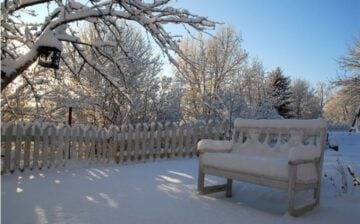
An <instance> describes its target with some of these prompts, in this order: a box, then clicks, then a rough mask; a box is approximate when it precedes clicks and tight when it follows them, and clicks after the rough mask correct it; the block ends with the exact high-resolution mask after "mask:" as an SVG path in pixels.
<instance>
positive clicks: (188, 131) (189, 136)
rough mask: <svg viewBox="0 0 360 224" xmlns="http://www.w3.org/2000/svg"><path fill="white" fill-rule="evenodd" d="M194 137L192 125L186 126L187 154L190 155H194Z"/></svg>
mask: <svg viewBox="0 0 360 224" xmlns="http://www.w3.org/2000/svg"><path fill="white" fill-rule="evenodd" d="M192 137H193V133H192V128H191V127H190V126H186V129H185V138H186V140H185V154H186V155H187V156H188V157H192V156H193V154H192V144H191V140H192Z"/></svg>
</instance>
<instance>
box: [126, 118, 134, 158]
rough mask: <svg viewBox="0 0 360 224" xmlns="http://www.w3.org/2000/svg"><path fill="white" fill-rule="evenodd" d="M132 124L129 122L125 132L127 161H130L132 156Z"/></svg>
mask: <svg viewBox="0 0 360 224" xmlns="http://www.w3.org/2000/svg"><path fill="white" fill-rule="evenodd" d="M133 139H134V126H132V125H131V124H129V125H128V132H127V138H126V141H127V148H126V154H127V157H128V161H131V160H132V159H133V157H134V141H133Z"/></svg>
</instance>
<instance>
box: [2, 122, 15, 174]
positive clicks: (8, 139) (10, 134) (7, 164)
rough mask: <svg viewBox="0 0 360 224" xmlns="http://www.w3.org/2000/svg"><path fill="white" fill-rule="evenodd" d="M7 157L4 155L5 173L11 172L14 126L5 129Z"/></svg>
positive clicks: (10, 125)
mask: <svg viewBox="0 0 360 224" xmlns="http://www.w3.org/2000/svg"><path fill="white" fill-rule="evenodd" d="M5 130H6V132H5V136H6V137H5V141H6V142H5V155H4V173H5V172H7V171H10V163H11V150H12V149H11V148H12V140H13V124H9V126H8V127H7V128H6V129H5Z"/></svg>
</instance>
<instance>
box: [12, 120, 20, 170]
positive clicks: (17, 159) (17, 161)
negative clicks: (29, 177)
mask: <svg viewBox="0 0 360 224" xmlns="http://www.w3.org/2000/svg"><path fill="white" fill-rule="evenodd" d="M22 137H23V124H22V123H21V122H19V123H18V124H17V125H16V139H15V151H14V161H13V162H12V166H11V172H15V170H17V169H20V160H21V151H22V149H21V148H22Z"/></svg>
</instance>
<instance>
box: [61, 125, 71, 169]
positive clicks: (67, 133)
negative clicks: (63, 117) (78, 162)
mask: <svg viewBox="0 0 360 224" xmlns="http://www.w3.org/2000/svg"><path fill="white" fill-rule="evenodd" d="M70 135H71V128H70V126H69V125H66V126H65V127H64V154H63V155H64V158H63V163H62V166H65V165H66V163H67V161H68V159H69V150H70Z"/></svg>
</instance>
